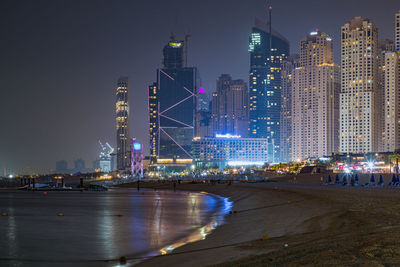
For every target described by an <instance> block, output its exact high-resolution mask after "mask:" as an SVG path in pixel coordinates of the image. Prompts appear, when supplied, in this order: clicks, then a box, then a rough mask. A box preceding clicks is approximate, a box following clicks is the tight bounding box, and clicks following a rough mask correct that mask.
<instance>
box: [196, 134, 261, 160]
mask: <svg viewBox="0 0 400 267" xmlns="http://www.w3.org/2000/svg"><path fill="white" fill-rule="evenodd" d="M267 146H268V140H267V139H266V138H241V137H240V136H235V135H217V136H216V137H214V138H200V137H196V138H195V139H194V140H193V157H194V161H195V163H196V164H197V165H198V166H204V165H207V166H214V165H218V166H219V167H220V168H224V167H225V166H227V165H232V166H246V165H263V164H264V163H265V162H267V161H268V153H267Z"/></svg>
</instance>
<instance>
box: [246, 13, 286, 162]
mask: <svg viewBox="0 0 400 267" xmlns="http://www.w3.org/2000/svg"><path fill="white" fill-rule="evenodd" d="M271 32H272V37H271V34H270V33H271ZM249 52H250V76H249V96H250V105H249V106H250V109H249V116H250V124H249V137H251V138H267V139H268V162H279V156H280V125H279V121H280V112H281V89H282V84H281V70H282V62H283V61H284V60H285V59H286V58H287V57H288V55H289V41H288V40H287V39H286V38H285V37H283V36H282V35H280V34H279V33H277V32H276V31H274V30H272V28H271V27H270V25H267V24H266V23H264V22H262V21H260V20H258V19H256V22H255V26H254V27H253V29H252V32H251V36H250V38H249Z"/></svg>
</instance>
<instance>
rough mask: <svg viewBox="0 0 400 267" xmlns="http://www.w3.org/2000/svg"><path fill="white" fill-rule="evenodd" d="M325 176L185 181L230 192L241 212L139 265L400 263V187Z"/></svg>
mask: <svg viewBox="0 0 400 267" xmlns="http://www.w3.org/2000/svg"><path fill="white" fill-rule="evenodd" d="M321 177H322V178H323V179H326V177H324V176H321V175H302V176H298V177H296V179H293V177H285V178H276V179H274V180H275V181H276V182H267V183H258V184H234V185H231V186H227V185H225V184H221V185H218V184H217V185H199V184H197V185H193V184H181V185H178V186H177V189H178V190H195V191H206V192H210V193H214V194H218V195H221V196H224V197H230V198H231V200H232V201H234V207H233V211H236V213H233V214H230V215H228V216H227V218H226V222H227V223H226V224H225V225H223V226H221V227H218V228H217V229H216V230H215V231H213V232H212V233H211V234H210V235H208V236H207V238H206V239H205V240H202V241H199V242H195V243H190V244H187V245H185V246H183V247H180V248H178V249H176V250H174V251H173V252H172V253H171V254H167V255H165V256H159V257H155V258H151V259H149V260H146V261H144V262H143V263H141V264H139V265H138V266H211V265H218V264H219V265H218V266H272V265H273V266H287V265H290V266H304V265H306V266H327V265H331V266H332V265H336V266H337V265H339V266H343V265H345V266H349V265H353V266H398V265H399V264H400V253H399V252H398V248H399V245H400V225H399V221H400V208H399V207H398V206H397V205H398V203H400V188H389V187H387V188H375V187H374V188H360V187H358V188H353V187H339V186H322V185H321ZM332 178H333V177H332ZM333 179H334V178H333ZM362 179H364V180H368V179H369V177H364V178H362ZM387 179H389V178H388V177H387V178H386V179H385V180H387ZM363 182H364V181H363ZM132 186H133V185H132ZM149 186H150V187H152V186H154V185H149ZM157 187H159V188H160V187H164V188H167V189H171V188H172V186H171V184H164V185H161V186H159V185H157ZM263 236H264V237H265V236H268V237H269V238H265V239H266V240H262V237H263Z"/></svg>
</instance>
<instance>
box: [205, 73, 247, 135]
mask: <svg viewBox="0 0 400 267" xmlns="http://www.w3.org/2000/svg"><path fill="white" fill-rule="evenodd" d="M212 121H213V132H214V134H233V135H240V136H242V137H246V136H247V135H248V132H249V130H248V129H249V92H248V89H247V84H246V82H244V81H243V80H232V77H231V76H230V75H228V74H222V75H221V77H219V79H218V80H217V91H216V92H215V93H213V95H212Z"/></svg>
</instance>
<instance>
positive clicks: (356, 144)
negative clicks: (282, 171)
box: [340, 17, 383, 153]
mask: <svg viewBox="0 0 400 267" xmlns="http://www.w3.org/2000/svg"><path fill="white" fill-rule="evenodd" d="M341 33H342V34H341V35H342V36H341V37H342V42H341V68H342V75H341V77H342V81H341V84H342V85H341V93H340V152H342V153H368V152H376V151H379V149H380V148H379V143H380V140H382V132H383V129H382V127H381V126H382V119H381V118H382V112H383V109H382V106H381V103H382V97H383V96H382V93H383V90H379V72H378V66H379V57H378V29H377V27H376V26H375V24H373V23H372V22H371V21H370V20H369V19H364V18H362V17H355V18H353V19H351V20H350V21H349V22H348V23H346V24H345V25H344V26H342V29H341Z"/></svg>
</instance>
